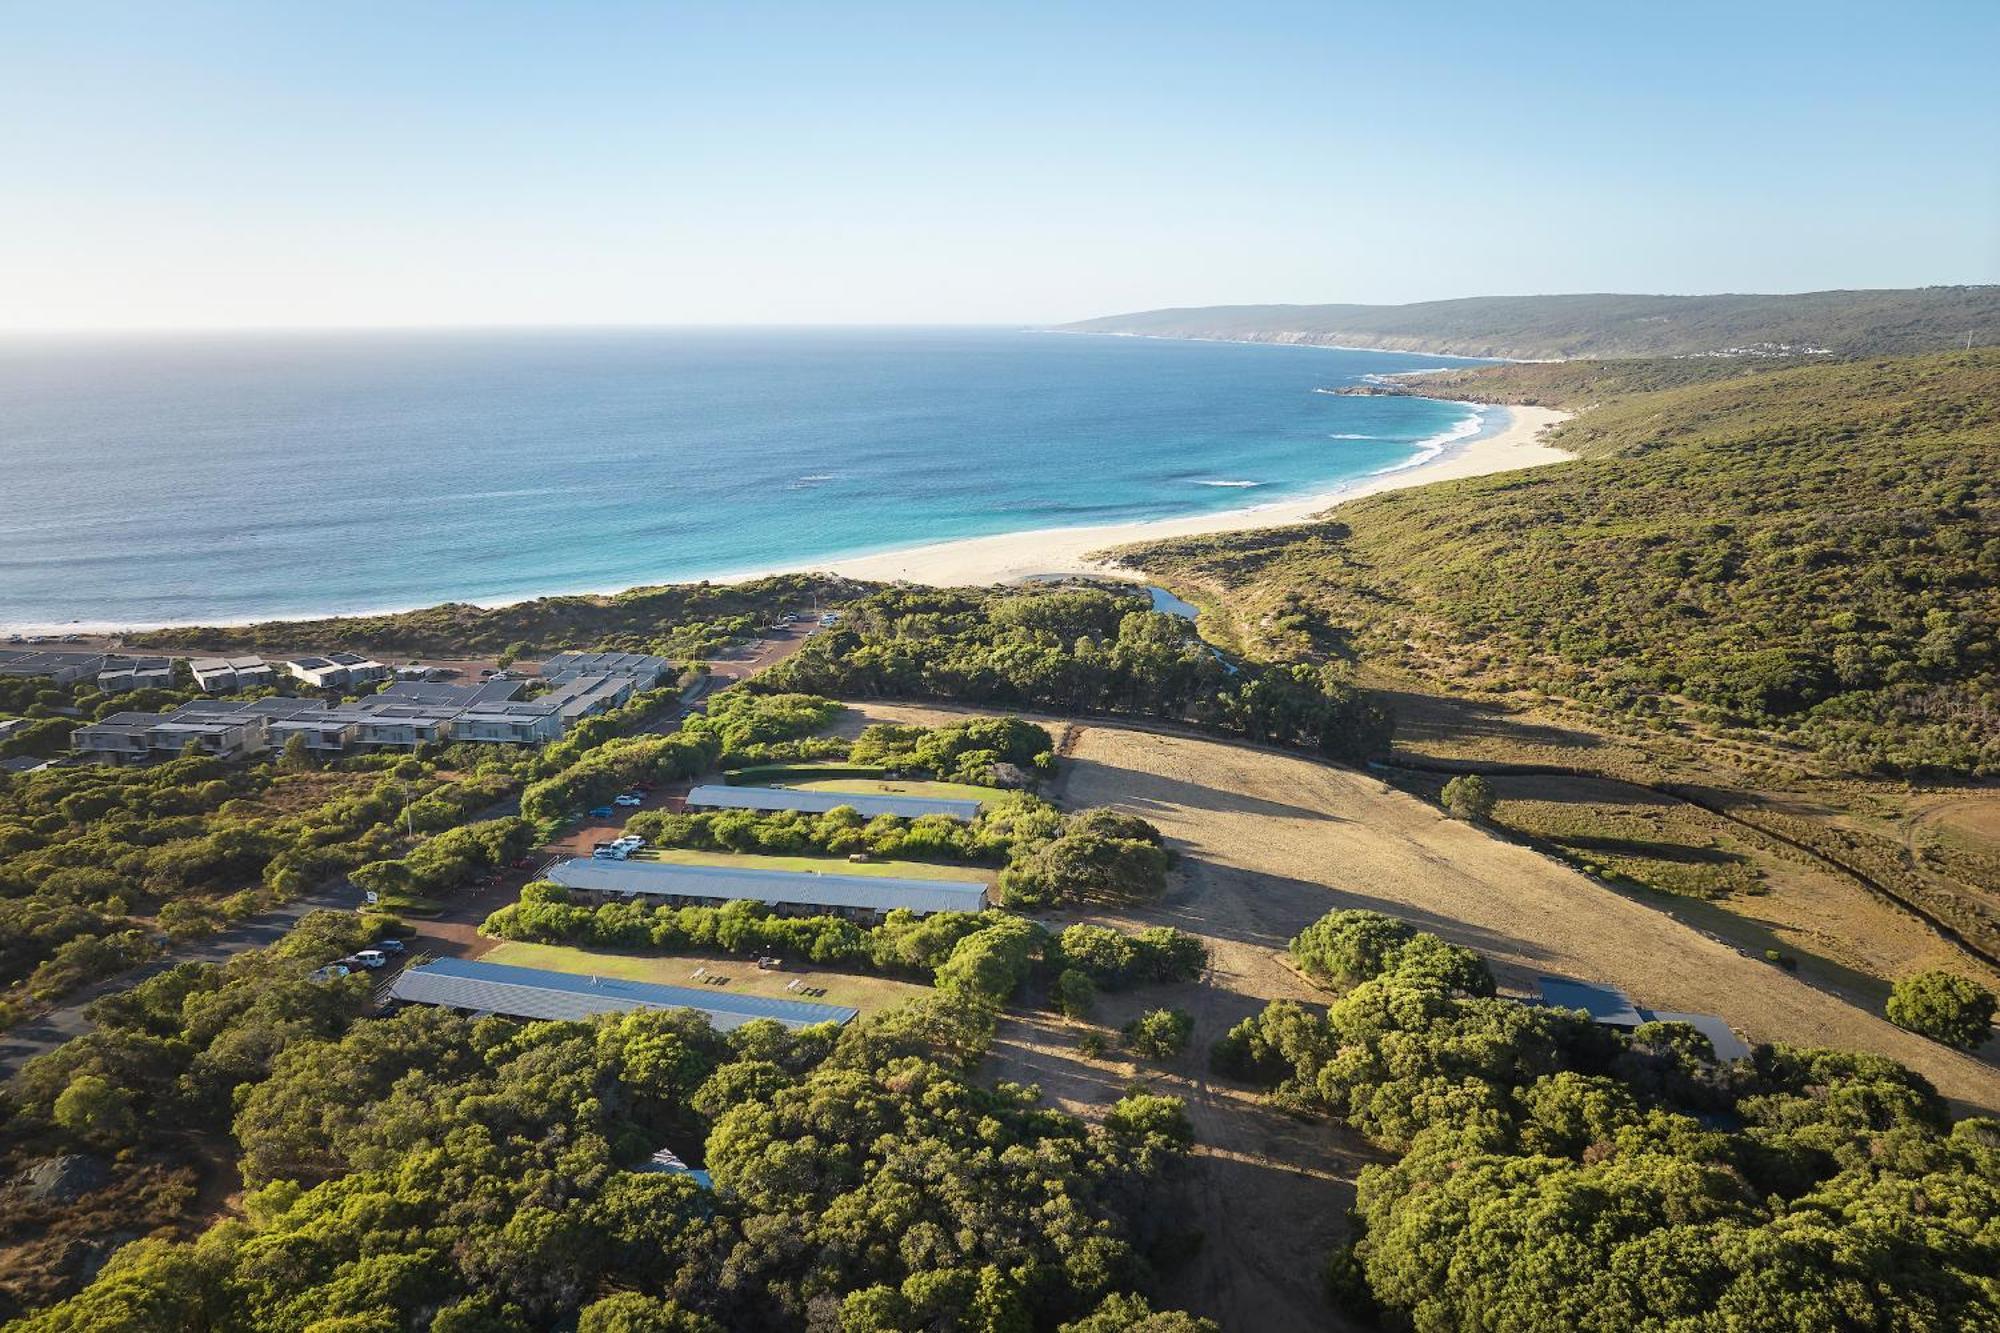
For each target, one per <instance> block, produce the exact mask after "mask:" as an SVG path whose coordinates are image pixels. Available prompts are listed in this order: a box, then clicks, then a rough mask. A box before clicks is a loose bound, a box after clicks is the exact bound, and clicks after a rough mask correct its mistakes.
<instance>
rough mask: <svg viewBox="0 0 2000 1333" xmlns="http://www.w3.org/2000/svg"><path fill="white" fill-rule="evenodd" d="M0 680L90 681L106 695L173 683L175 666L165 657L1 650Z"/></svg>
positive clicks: (66, 650) (64, 651) (70, 683)
mask: <svg viewBox="0 0 2000 1333" xmlns="http://www.w3.org/2000/svg"><path fill="white" fill-rule="evenodd" d="M0 676H29V677H39V678H42V679H45V680H47V681H48V682H49V683H50V684H52V685H73V684H75V683H77V682H78V681H86V680H87V681H90V682H92V683H94V684H95V685H96V686H97V688H99V689H100V690H103V691H104V692H105V693H107V694H117V693H123V692H124V691H126V690H137V689H143V688H145V687H147V686H158V687H159V688H162V689H165V688H168V687H170V686H172V685H173V683H174V663H173V659H172V658H168V657H135V656H132V655H130V654H126V653H93V652H82V651H73V650H70V649H61V648H52V649H35V648H30V649H19V648H0Z"/></svg>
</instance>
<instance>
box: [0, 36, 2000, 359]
mask: <svg viewBox="0 0 2000 1333" xmlns="http://www.w3.org/2000/svg"><path fill="white" fill-rule="evenodd" d="M1996 49H2000V3H1991V2H1990V0H1989V2H1987V3H1977V4H1974V3H1963V4H1945V3H1931V4H1926V3H1914V4H1910V3H1905V4H1899V5H1896V6H1886V5H1885V6H1880V7H1861V6H1847V5H1841V4H1838V3H1819V4H1812V5H1803V4H1801V5H1791V4H1780V3H1750V4H1743V3H1736V4H1730V5H1713V6H1709V5H1702V4H1673V5H1643V6H1642V5H1623V4H1606V3H1596V4H1589V5H1583V4H1577V5H1537V4H1532V3H1530V4H1512V5H1496V4H1480V5H1460V4H1433V5H1429V6H1422V7H1416V6H1405V5H1396V4H1385V3H1379V2H1378V3H1375V4H1371V5H1366V6H1363V5H1347V4H1324V3H1323V4H1313V5H1304V4H1301V5H1286V4H1258V3H1236V4H1229V5H1219V4H1209V5H1191V4H1190V5H1181V4H1173V3H1158V2H1155V3H1145V4H1122V3H1061V4H1046V5H1030V4H1021V5H991V4H987V5H946V4H912V5H864V4H851V5H836V4H811V5H777V4H718V3H707V4H701V5H679V4H646V5H638V4H621V3H597V4H592V3H588V2H587V0H577V2H575V3H569V4H558V3H553V2H551V3H547V4H540V5H527V4H509V3H502V2H498V0H486V2H483V3H464V4H442V3H421V2H417V3H382V4H375V3H340V4H305V3H289V2H283V0H280V2H277V3H271V2H265V3H254V4H252V3H243V4H204V3H174V4H162V3H157V2H156V0H149V2H148V3H133V4H105V3H93V2H91V0H64V2H63V3H60V4H42V5H36V4H31V3H27V2H26V0H14V3H10V4H4V5H0V327H9V328H49V327H68V328H95V327H205V326H258V325H409V324H418V325H422V324H523V323H525V324H536V323H786V322H815V323H817V322H939V323H957V322H1004V323H1037V322H1045V321H1053V320H1059V319H1068V318H1076V317H1081V316H1086V315H1091V314H1102V313H1111V312H1115V311H1120V310H1130V309H1142V308H1147V307H1152V306H1161V305H1185V304H1207V303H1215V302H1230V301H1383V302H1394V301H1409V300H1425V299H1431V298H1438V297H1448V296H1462V295H1479V294H1503V293H1519V292H1553V291H1609V290H1616V291H1674V292H1699V291H1728V290H1733V291H1786V290H1804V289H1813V288H1823V287H1836V286H1849V287H1853V286H1909V285H1920V284H1925V283H1949V282H1992V281H1996V280H2000V75H1996V72H1995V70H1994V69H1993V67H1992V61H1993V53H1994V51H1995V50H1996Z"/></svg>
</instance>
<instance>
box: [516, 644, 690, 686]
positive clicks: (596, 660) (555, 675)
mask: <svg viewBox="0 0 2000 1333" xmlns="http://www.w3.org/2000/svg"><path fill="white" fill-rule="evenodd" d="M673 669H674V664H673V663H672V662H669V661H668V660H667V659H666V658H664V657H653V656H650V655H648V654H646V653H557V654H555V655H554V656H553V657H551V658H549V660H548V661H546V662H544V663H542V679H543V680H546V681H549V682H551V683H553V684H560V683H562V682H563V681H566V680H569V679H570V678H571V677H574V676H629V677H631V678H632V679H633V680H635V681H637V682H639V684H638V688H639V689H640V690H650V689H652V688H653V687H654V686H656V685H658V684H659V683H660V682H661V681H662V680H664V679H665V678H666V677H667V675H668V673H669V672H671V671H672V670H673Z"/></svg>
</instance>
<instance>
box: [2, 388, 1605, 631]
mask: <svg viewBox="0 0 2000 1333" xmlns="http://www.w3.org/2000/svg"><path fill="white" fill-rule="evenodd" d="M1406 373H1408V374H1413V375H1414V374H1423V373H1425V372H1421V371H1418V372H1406ZM1437 401H1454V402H1455V401H1457V400H1443V399H1440V400H1437ZM1462 406H1465V407H1467V408H1469V409H1473V410H1474V411H1476V412H1477V413H1478V414H1480V415H1481V416H1482V417H1485V418H1488V419H1491V417H1492V416H1493V415H1494V414H1499V415H1500V416H1502V418H1503V424H1502V425H1501V426H1500V428H1499V429H1498V430H1492V431H1487V430H1481V431H1480V432H1479V433H1477V434H1475V435H1471V436H1468V437H1466V438H1464V439H1458V440H1448V441H1446V442H1445V443H1444V444H1443V445H1442V446H1441V447H1440V448H1439V450H1438V452H1437V453H1436V454H1434V455H1433V456H1431V457H1429V458H1420V459H1418V460H1416V461H1414V462H1406V463H1402V464H1398V465H1396V466H1395V467H1392V468H1389V469H1386V470H1384V471H1382V472H1378V473H1376V474H1374V475H1372V476H1367V477H1360V478H1354V479H1350V480H1348V481H1346V482H1343V483H1341V484H1339V485H1336V486H1333V487H1329V488H1327V489H1325V490H1321V491H1315V492H1314V493H1312V494H1310V495H1304V496H1298V497H1294V498H1291V499H1286V500H1275V501H1270V502H1267V503H1265V504H1260V505H1249V506H1244V507H1242V508H1237V509H1222V510H1214V511H1211V512H1208V513H1201V514H1184V515H1180V516H1178V517H1174V518H1159V519H1137V520H1132V521H1129V522H1124V523H1109V524H1096V525H1089V526H1083V527H1066V528H1037V529H1028V530H1025V531H1020V532H1006V533H994V534H990V535H987V536H982V537H962V538H953V539H950V540H947V541H941V542H926V543H922V544H919V545H915V546H907V547H901V548H896V549H891V550H886V551H875V552H866V553H861V554H856V555H848V556H833V557H828V558H825V559H820V560H810V561H795V562H789V563H785V564H779V565H770V566H761V567H758V568H755V569H745V570H740V571H732V572H728V573H722V574H714V575H710V576H709V577H707V578H705V579H679V580H673V582H682V583H695V582H707V583H723V584H732V583H748V582H751V581H752V580H755V579H760V578H768V577H771V576H773V575H778V574H805V573H815V574H832V575H837V576H840V577H844V578H852V579H863V580H870V581H876V582H883V583H895V582H904V583H915V584H921V585H925V586H930V587H964V586H978V585H988V584H995V583H1018V582H1022V581H1025V580H1028V579H1031V578H1037V577H1045V576H1048V575H1082V576H1086V577H1093V578H1111V579H1121V580H1127V581H1131V580H1138V579H1140V578H1141V577H1142V576H1141V575H1140V573H1139V572H1138V571H1136V570H1132V569H1128V568H1125V567H1123V566H1120V565H1118V564H1116V563H1115V562H1112V561H1108V560H1102V559H1092V558H1090V557H1091V556H1092V555H1094V554H1096V553H1100V552H1103V551H1105V550H1108V549H1110V548H1113V547H1119V546H1128V545H1133V544H1136V543H1139V542H1148V541H1160V540H1165V539H1168V538H1174V537H1193V536H1202V535H1207V534H1212V533H1222V532H1243V531H1248V530H1251V529H1256V528H1275V527H1283V526H1286V525H1288V524H1295V523H1303V522H1306V521H1307V520H1309V519H1311V518H1314V517H1316V516H1318V515H1319V514H1322V513H1324V512H1325V511H1326V510H1328V509H1330V508H1332V507H1334V506H1335V505H1338V504H1340V503H1343V502H1344V501H1347V500H1354V499H1359V498H1361V497H1362V496H1365V495H1376V494H1380V493H1382V492H1384V491H1394V490H1402V489H1405V488H1407V487H1410V486H1422V485H1427V484H1429V483H1431V482H1434V481H1448V480H1452V479H1454V478H1459V477H1477V476H1486V475H1490V474H1492V473H1496V472H1511V471H1515V470H1517V469H1521V468H1528V467H1538V466H1543V465H1545V464H1549V463H1559V462H1565V461H1567V460H1569V459H1571V458H1572V457H1574V455H1572V454H1570V453H1568V452H1566V451H1564V450H1561V449H1557V448H1555V447H1554V446H1552V445H1547V444H1543V443H1542V442H1541V436H1542V435H1543V433H1545V432H1546V431H1547V430H1548V429H1549V428H1550V427H1552V426H1554V425H1556V424H1557V423H1558V422H1561V421H1565V420H1567V419H1568V418H1569V415H1570V414H1569V413H1566V412H1559V411H1556V410H1554V409H1552V408H1546V407H1516V406H1508V405H1504V404H1498V403H1463V404H1462ZM631 586H636V587H655V586H663V585H661V584H655V583H641V584H636V585H631ZM628 590H629V589H628V588H626V587H619V588H607V589H600V590H593V591H582V592H574V593H562V594H554V593H551V594H541V595H538V596H530V597H515V598H505V599H501V600H497V601H493V602H480V601H474V600H472V599H456V600H462V601H464V602H465V604H467V605H473V606H479V607H482V608H485V609H491V608H494V607H500V606H510V605H515V604H518V603H520V602H528V601H536V600H539V597H540V596H579V597H609V596H615V595H617V594H618V593H621V592H625V591H628ZM426 605H428V604H426ZM420 609H422V608H421V607H400V608H371V609H365V610H338V611H327V612H322V613H309V612H306V613H295V614H278V615H266V616H255V617H248V618H242V619H206V620H186V621H169V622H156V623H145V624H134V623H130V622H127V623H122V624H113V623H111V622H102V621H93V622H84V621H71V622H68V623H46V624H44V623H33V624H30V623H21V624H5V625H0V632H18V633H23V634H44V635H61V634H64V633H79V634H85V635H89V636H92V637H93V638H95V637H102V636H118V635H123V634H144V633H146V632H148V631H151V630H156V629H178V628H184V627H187V626H191V625H193V626H204V625H205V626H213V627H215V628H218V629H226V628H235V627H239V626H242V625H251V624H263V623H267V622H272V621H299V620H322V619H333V618H362V617H368V616H387V615H400V614H402V613H404V612H406V611H410V610H420Z"/></svg>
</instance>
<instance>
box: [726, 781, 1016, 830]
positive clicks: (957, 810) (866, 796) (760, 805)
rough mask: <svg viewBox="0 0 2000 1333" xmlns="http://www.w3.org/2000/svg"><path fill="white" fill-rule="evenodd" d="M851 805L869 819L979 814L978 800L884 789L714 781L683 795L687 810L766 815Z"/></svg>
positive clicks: (810, 812)
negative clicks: (798, 787) (738, 784)
mask: <svg viewBox="0 0 2000 1333" xmlns="http://www.w3.org/2000/svg"><path fill="white" fill-rule="evenodd" d="M843 805H845V806H851V807H853V808H854V809H855V810H856V811H857V812H858V813H860V814H862V815H864V816H866V817H868V818H870V819H873V818H874V817H875V816H877V815H895V816H897V817H898V818H901V819H921V818H922V817H923V816H925V815H943V816H944V817H945V818H946V819H960V820H966V821H968V822H969V821H971V820H974V819H977V818H978V817H979V806H980V802H978V801H961V800H950V799H946V798H944V797H937V796H897V795H894V794H891V793H888V792H855V791H796V790H794V789H792V788H790V787H727V786H719V785H714V784H709V785H704V786H700V787H696V788H695V789H694V790H693V791H691V792H689V793H688V795H687V808H688V809H690V810H756V811H760V812H763V813H766V814H772V813H776V812H778V811H783V810H794V811H797V812H799V813H800V814H808V815H820V814H825V813H826V812H827V811H829V810H832V809H835V808H837V807H839V806H843Z"/></svg>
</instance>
